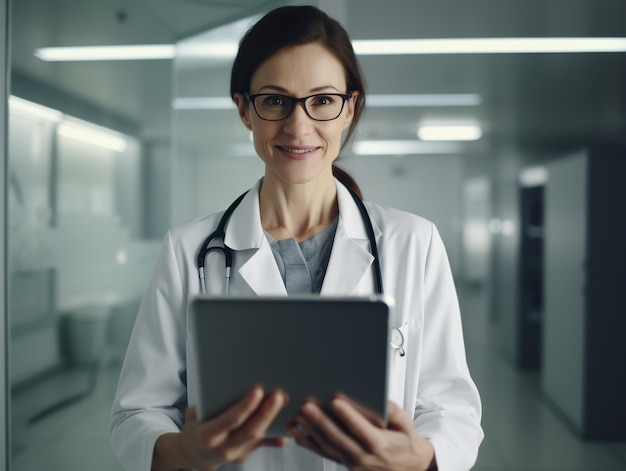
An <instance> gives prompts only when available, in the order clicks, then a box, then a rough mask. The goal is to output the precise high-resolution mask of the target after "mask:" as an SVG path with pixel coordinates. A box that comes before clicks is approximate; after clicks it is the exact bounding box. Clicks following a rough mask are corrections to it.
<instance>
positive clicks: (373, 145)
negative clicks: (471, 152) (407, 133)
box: [352, 140, 463, 155]
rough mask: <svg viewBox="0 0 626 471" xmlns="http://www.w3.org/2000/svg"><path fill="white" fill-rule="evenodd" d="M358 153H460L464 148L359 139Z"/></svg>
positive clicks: (404, 141)
mask: <svg viewBox="0 0 626 471" xmlns="http://www.w3.org/2000/svg"><path fill="white" fill-rule="evenodd" d="M352 150H353V151H354V153H355V154H357V155H414V154H458V153H460V152H461V151H462V150H463V149H462V147H461V145H460V144H458V143H440V142H421V141H417V140H412V141H411V140H397V141H384V140H376V141H358V142H356V143H355V144H354V146H353V149H352Z"/></svg>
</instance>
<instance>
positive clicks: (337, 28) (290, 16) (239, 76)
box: [230, 6, 365, 196]
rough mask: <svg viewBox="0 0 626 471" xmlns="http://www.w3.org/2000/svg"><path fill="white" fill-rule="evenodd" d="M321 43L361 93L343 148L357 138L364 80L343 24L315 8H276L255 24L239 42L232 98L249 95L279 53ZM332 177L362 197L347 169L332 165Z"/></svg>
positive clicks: (349, 84) (363, 105)
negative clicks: (263, 66)
mask: <svg viewBox="0 0 626 471" xmlns="http://www.w3.org/2000/svg"><path fill="white" fill-rule="evenodd" d="M309 43H319V44H321V45H322V46H324V47H325V48H326V49H328V51H329V52H331V53H332V54H334V55H335V57H336V58H337V59H338V60H339V62H341V64H342V65H343V67H344V70H345V74H346V85H347V88H348V90H349V91H358V92H359V95H358V96H357V97H355V98H353V99H355V100H356V103H355V105H354V117H353V119H352V122H351V123H350V127H349V128H348V132H347V133H346V138H345V140H344V142H343V144H342V147H341V148H342V149H343V148H344V147H345V145H346V144H347V143H348V141H349V140H350V139H351V138H352V136H353V135H354V132H355V131H356V128H357V126H358V123H359V121H360V119H361V116H362V115H363V111H364V109H365V80H364V79H363V74H362V72H361V67H360V66H359V63H358V60H357V58H356V54H355V53H354V49H353V48H352V43H351V42H350V38H349V37H348V33H347V32H346V30H345V29H344V28H343V26H341V24H340V23H339V22H338V21H336V20H334V19H332V18H331V17H329V16H328V15H327V14H326V13H324V12H323V11H321V10H320V9H318V8H315V7H312V6H286V7H280V8H276V9H275V10H272V11H270V12H269V13H267V14H266V15H265V16H264V17H263V18H261V19H260V20H259V21H258V22H257V23H255V24H254V25H253V26H252V27H251V28H250V29H249V30H248V31H247V32H246V34H245V35H244V36H243V38H242V39H241V41H240V42H239V51H238V53H237V57H236V58H235V62H234V63H233V67H232V70H231V76H230V95H231V96H234V95H235V93H242V94H243V93H246V92H250V82H251V81H252V76H253V75H254V72H255V71H256V70H257V69H258V67H259V66H260V65H261V64H262V63H263V62H265V61H266V60H267V59H268V58H270V57H271V56H272V55H273V54H275V53H276V52H278V51H279V50H281V49H283V48H285V47H289V46H300V45H304V44H309ZM333 175H334V176H335V177H336V178H337V179H338V180H339V181H341V182H342V183H343V184H344V185H346V186H348V187H350V188H351V189H352V190H354V191H355V192H356V193H357V194H359V196H360V195H361V191H360V189H359V187H358V185H357V184H356V182H355V181H354V179H353V178H352V177H351V176H350V175H348V173H347V172H346V171H345V170H342V169H340V168H339V167H336V166H335V165H333Z"/></svg>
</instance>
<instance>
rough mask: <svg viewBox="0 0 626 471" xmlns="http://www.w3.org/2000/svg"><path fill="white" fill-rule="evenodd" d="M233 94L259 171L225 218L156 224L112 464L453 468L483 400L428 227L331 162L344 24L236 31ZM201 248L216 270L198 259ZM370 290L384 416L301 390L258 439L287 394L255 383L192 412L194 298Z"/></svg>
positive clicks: (357, 84)
mask: <svg viewBox="0 0 626 471" xmlns="http://www.w3.org/2000/svg"><path fill="white" fill-rule="evenodd" d="M270 33H271V34H270ZM231 95H232V99H233V100H234V102H235V104H236V106H237V111H238V116H239V118H240V120H241V122H242V124H243V126H245V128H246V129H247V130H248V131H250V132H251V135H252V140H253V143H254V148H255V151H256V153H257V155H258V156H259V158H260V159H261V161H262V162H263V164H264V166H265V172H264V176H263V177H262V178H261V179H259V180H258V181H257V183H256V185H255V186H254V187H253V188H252V189H251V190H250V191H248V192H247V193H245V194H244V195H242V196H241V197H240V198H239V199H238V200H236V201H235V203H233V204H232V205H231V206H230V207H229V208H228V210H227V211H226V212H219V213H216V214H212V215H209V216H207V217H204V218H201V219H196V220H194V221H192V222H188V223H184V224H180V225H178V226H176V227H174V228H172V229H171V230H170V231H169V232H168V234H167V236H166V238H165V241H164V243H163V245H162V249H161V254H160V256H159V257H158V259H157V267H156V268H155V271H154V275H153V278H152V281H151V284H150V288H149V289H148V291H147V292H146V295H145V297H144V300H143V303H142V307H141V309H140V312H139V315H138V319H137V323H136V325H135V329H134V333H133V337H132V340H131V343H130V346H129V349H128V353H127V356H126V359H125V362H124V367H123V369H122V372H121V376H120V382H119V387H118V391H117V395H116V400H115V403H114V407H113V412H112V417H111V440H112V444H113V448H114V449H115V451H116V454H117V456H118V457H119V459H120V461H121V462H122V463H123V464H124V466H125V467H126V469H128V470H148V469H153V470H175V469H187V468H193V469H199V470H215V469H218V468H219V469H221V470H255V471H257V470H258V471H263V470H268V471H269V470H272V471H274V470H277V469H278V470H288V469H298V470H303V471H318V470H319V471H321V470H345V469H352V470H357V469H358V470H369V469H372V470H374V469H375V470H379V471H384V470H389V471H392V470H417V471H425V470H432V469H440V470H442V471H462V470H468V469H469V468H470V467H471V466H472V465H473V463H474V462H475V460H476V456H477V452H478V446H479V444H480V442H481V440H482V436H483V433H482V429H481V426H480V417H481V404H480V399H479V396H478V391H477V389H476V386H475V384H474V382H473V381H472V378H471V376H470V374H469V371H468V368H467V364H466V360H465V351H464V346H463V336H462V329H461V321H460V315H459V307H458V302H457V298H456V292H455V289H454V284H453V281H452V276H451V271H450V267H449V264H448V259H447V256H446V253H445V249H444V247H443V243H442V241H441V238H440V236H439V233H438V231H437V229H436V227H435V226H434V225H433V224H432V223H431V222H429V221H427V220H425V219H423V218H421V217H419V216H416V215H414V214H410V213H407V212H403V211H399V210H395V209H390V208H386V207H383V206H380V205H377V204H374V203H370V202H363V201H361V199H360V198H359V197H358V196H357V195H356V191H355V190H354V189H352V188H351V187H355V183H354V181H353V180H352V179H351V178H350V177H349V176H348V175H347V174H345V173H341V172H339V171H338V169H337V167H335V166H334V162H335V160H336V159H337V157H338V156H339V153H340V151H341V149H342V147H343V146H344V145H345V142H346V141H347V140H348V139H349V138H350V137H351V136H352V134H353V133H354V131H355V129H356V126H357V124H358V122H359V119H360V118H361V116H362V113H363V109H364V103H365V87H364V81H363V79H362V75H361V71H360V68H359V66H358V63H357V61H356V57H355V55H354V51H353V49H352V46H351V43H350V40H349V38H348V36H347V34H346V32H345V30H344V29H343V27H342V26H341V25H340V24H339V23H338V22H337V21H335V20H333V19H331V18H330V17H329V16H327V15H326V14H325V13H323V12H322V11H320V10H319V9H317V8H314V7H283V8H279V9H276V10H273V11H271V12H269V13H268V14H267V15H265V16H264V17H263V18H261V19H260V20H259V21H258V22H257V23H256V24H255V25H253V26H252V27H251V29H250V30H249V31H248V32H247V33H246V34H245V35H244V37H243V39H242V41H241V43H240V46H239V52H238V55H237V58H236V59H235V62H234V65H233V68H232V72H231ZM344 134H345V135H344ZM338 176H339V178H337V177H338ZM355 188H357V189H358V187H355ZM207 234H211V236H209V238H208V239H207V238H206V236H207ZM215 234H217V236H216V237H214V235H215ZM218 242H223V245H220V244H219V243H218ZM368 245H369V250H368ZM379 249H380V250H379ZM215 252H220V253H222V254H223V255H224V258H225V262H226V267H225V268H226V270H225V271H224V265H223V264H219V263H215V260H213V259H212V262H211V263H210V264H209V263H207V264H205V263H204V261H205V260H206V259H207V258H208V256H209V255H210V254H211V253H215ZM198 253H200V255H198ZM211 257H213V255H211ZM197 258H199V259H200V260H197ZM202 259H204V260H202ZM196 270H198V271H196ZM224 274H225V276H224ZM383 286H385V287H386V289H385V292H384V294H385V295H386V296H389V297H390V298H393V299H394V303H395V309H394V311H393V313H392V316H391V320H390V323H391V324H392V329H393V331H394V332H397V333H400V334H401V335H400V337H401V338H402V341H401V348H398V347H397V346H395V347H394V345H392V344H391V343H389V344H388V345H387V353H388V355H389V357H390V361H389V370H388V378H387V389H388V399H389V402H388V411H389V413H388V417H387V419H388V420H387V422H386V423H384V424H381V423H380V422H373V421H371V420H370V415H369V414H368V412H367V411H365V410H363V409H362V408H361V407H359V406H358V405H355V404H354V403H353V402H352V401H351V400H350V398H346V397H344V396H341V395H340V394H338V395H337V397H334V398H332V400H330V401H328V402H329V403H328V404H325V405H324V406H322V405H321V404H320V403H318V402H317V400H314V399H312V400H306V401H305V403H304V404H302V405H301V407H300V408H299V410H298V414H297V416H296V417H293V421H292V424H291V426H290V427H289V435H290V438H291V440H289V439H288V438H287V437H280V438H268V437H267V436H266V433H267V430H268V427H269V425H270V424H271V423H272V421H273V420H274V419H275V418H276V417H277V415H278V414H279V413H280V411H281V410H283V409H284V407H285V404H286V403H287V401H288V399H289V394H290V392H289V391H288V390H287V391H285V390H282V389H281V388H280V387H277V388H276V389H269V390H268V389H265V388H264V386H265V387H267V386H269V385H260V386H259V385H256V386H255V384H254V382H253V381H251V383H250V384H249V390H248V392H247V394H245V395H244V396H243V397H233V404H232V406H231V407H229V408H228V409H227V410H225V411H224V412H221V413H219V414H218V415H217V416H215V417H211V418H209V419H207V420H205V421H200V420H199V419H198V417H197V416H196V408H195V405H196V404H197V401H198V397H197V391H198V389H197V382H198V374H197V372H198V369H199V368H201V367H202V365H200V364H196V363H197V361H196V360H195V359H194V358H195V356H194V353H193V352H194V351H195V350H194V346H193V340H192V336H188V334H189V330H188V329H189V328H193V326H191V327H188V326H189V319H188V318H187V312H188V311H189V310H188V307H189V306H190V304H191V303H192V302H193V300H194V299H195V298H196V297H197V296H198V295H199V294H200V293H203V294H206V295H208V296H220V295H224V292H226V293H227V294H229V295H231V296H239V297H251V296H270V295H274V296H286V295H295V294H299V295H303V294H307V295H321V296H348V297H350V296H360V297H363V296H371V295H372V294H375V293H377V294H382V290H383ZM330 327H331V328H332V326H330ZM242 328H246V326H242ZM289 334H290V333H289V332H284V333H283V335H289ZM396 341H397V339H396ZM384 347H385V346H384V345H383V349H385V348H384ZM319 348H320V349H324V348H325V347H324V345H320V347H319ZM225 353H226V352H225ZM215 381H220V378H217V377H216V378H215ZM279 386H280V385H279ZM340 392H341V391H337V393H340ZM317 399H320V400H322V399H323V398H317ZM272 448H274V449H272ZM276 448H278V449H276Z"/></svg>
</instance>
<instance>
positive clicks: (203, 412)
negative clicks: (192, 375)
mask: <svg viewBox="0 0 626 471" xmlns="http://www.w3.org/2000/svg"><path fill="white" fill-rule="evenodd" d="M389 309H390V304H389V302H388V301H386V300H385V298H383V297H380V296H373V297H362V298H354V297H350V298H333V297H320V296H298V297H294V296H290V297H253V298H250V297H247V298H233V297H217V298H204V297H202V298H197V299H195V300H194V301H193V302H192V306H191V316H192V322H193V324H192V325H193V327H192V335H193V336H194V339H193V340H194V344H195V355H196V358H195V359H196V365H197V370H198V371H197V374H198V378H196V384H197V385H198V390H197V397H198V404H197V410H198V417H199V418H200V419H202V420H205V419H208V418H211V417H214V416H216V415H219V413H220V412H222V411H224V410H225V409H227V408H228V407H229V406H230V405H232V404H233V403H235V402H236V401H237V400H238V399H240V398H241V397H243V396H244V395H245V394H246V392H248V391H249V390H250V388H252V387H253V386H254V385H256V384H261V385H263V387H264V389H265V390H266V391H272V390H274V389H275V388H282V389H283V390H284V391H285V392H286V393H287V394H288V395H289V402H288V403H287V405H286V407H285V408H284V409H283V411H282V412H281V413H280V414H279V416H278V417H277V418H276V420H275V421H274V423H273V424H272V425H271V426H270V429H269V430H268V436H274V437H275V436H285V435H286V430H287V425H288V424H289V422H290V421H291V420H292V419H294V418H295V417H296V415H297V414H298V410H299V408H300V405H301V404H302V401H303V400H304V399H305V398H309V397H314V398H316V399H317V400H318V402H319V403H320V404H321V405H322V406H324V407H325V406H327V405H328V404H329V402H330V400H331V399H332V397H333V396H334V395H335V394H337V393H343V394H345V395H346V396H348V397H350V398H351V399H353V400H354V401H355V402H356V403H357V404H359V405H361V406H362V407H364V408H365V409H367V410H368V411H369V412H371V413H372V417H373V418H374V420H379V421H381V423H385V422H386V416H387V361H388V360H387V355H388V345H389V333H388V330H389V327H388V326H389Z"/></svg>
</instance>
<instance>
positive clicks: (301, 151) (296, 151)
mask: <svg viewBox="0 0 626 471" xmlns="http://www.w3.org/2000/svg"><path fill="white" fill-rule="evenodd" d="M281 148H282V149H283V150H286V151H287V152H291V153H293V154H304V153H306V152H311V151H312V150H313V149H312V148H311V149H292V148H291V147H281Z"/></svg>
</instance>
